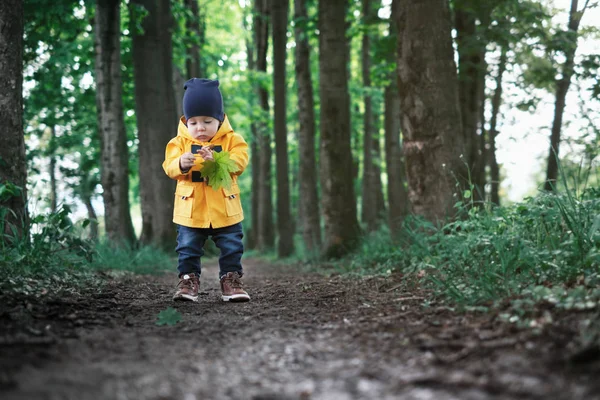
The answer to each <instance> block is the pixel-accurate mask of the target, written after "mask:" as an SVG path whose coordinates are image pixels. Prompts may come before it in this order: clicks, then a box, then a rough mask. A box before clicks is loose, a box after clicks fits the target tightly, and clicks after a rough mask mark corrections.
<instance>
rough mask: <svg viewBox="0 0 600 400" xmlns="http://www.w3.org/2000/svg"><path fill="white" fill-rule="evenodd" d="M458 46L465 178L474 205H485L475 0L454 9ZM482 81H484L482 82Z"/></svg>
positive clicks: (481, 67) (481, 66)
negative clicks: (465, 164)
mask: <svg viewBox="0 0 600 400" xmlns="http://www.w3.org/2000/svg"><path fill="white" fill-rule="evenodd" d="M455 9H456V10H455V24H456V32H457V33H456V43H457V48H458V54H459V61H458V70H459V79H458V90H459V100H460V112H461V117H462V126H463V140H464V146H465V153H466V154H465V155H464V162H466V163H467V165H468V167H469V171H470V172H469V176H468V177H462V178H464V179H465V180H466V179H468V180H469V182H468V183H469V184H472V185H473V190H472V192H473V197H474V200H475V201H479V202H480V201H483V199H484V185H485V173H484V172H485V169H484V167H485V166H484V164H483V163H482V155H481V141H482V137H481V135H479V134H478V129H477V128H478V126H479V122H480V115H481V112H480V107H481V91H482V90H483V88H481V87H480V85H482V84H485V43H482V40H481V39H480V38H479V33H478V32H477V25H476V20H477V17H478V13H481V12H482V10H483V9H484V7H482V6H480V5H476V4H474V3H473V2H472V0H460V1H457V2H456V7H455ZM482 77H483V79H482Z"/></svg>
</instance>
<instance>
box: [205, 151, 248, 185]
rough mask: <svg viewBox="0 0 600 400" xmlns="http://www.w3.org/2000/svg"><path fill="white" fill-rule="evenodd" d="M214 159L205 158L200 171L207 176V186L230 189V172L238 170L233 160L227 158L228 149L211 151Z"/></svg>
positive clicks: (231, 180) (231, 179)
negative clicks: (217, 151) (218, 151)
mask: <svg viewBox="0 0 600 400" xmlns="http://www.w3.org/2000/svg"><path fill="white" fill-rule="evenodd" d="M213 157H214V161H211V160H206V161H204V163H203V164H202V169H200V172H201V173H202V176H204V177H206V178H208V186H210V187H212V188H213V189H214V190H219V189H221V188H225V189H230V188H231V184H232V182H233V178H232V177H231V174H233V173H235V172H237V171H238V170H239V168H238V166H237V164H236V163H235V161H234V160H232V159H231V158H229V152H228V151H222V152H220V153H216V152H213Z"/></svg>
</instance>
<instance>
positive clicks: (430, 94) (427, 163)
mask: <svg viewBox="0 0 600 400" xmlns="http://www.w3.org/2000/svg"><path fill="white" fill-rule="evenodd" d="M395 1H397V2H398V4H397V5H396V6H395V7H398V8H397V10H398V12H397V15H396V28H397V30H398V35H399V36H398V54H397V57H398V86H399V92H400V108H401V112H402V132H403V135H404V136H403V138H404V155H405V157H406V166H407V177H408V187H409V198H410V201H411V204H412V207H413V211H414V212H415V213H416V214H418V215H422V216H423V217H425V218H426V219H428V220H430V221H433V222H436V221H438V220H443V219H444V218H445V217H447V216H450V215H452V213H453V210H452V207H453V205H454V203H455V202H456V200H457V199H456V198H455V197H454V194H455V187H456V186H455V184H456V182H457V181H456V177H460V176H466V171H465V170H464V166H463V165H462V162H461V159H460V158H459V157H460V155H461V154H464V146H463V141H462V125H461V120H460V118H461V116H460V110H459V108H458V82H457V76H456V65H455V63H454V54H453V50H452V37H451V24H450V12H449V9H448V4H447V2H446V1H445V0H423V1H420V2H412V1H408V0H395Z"/></svg>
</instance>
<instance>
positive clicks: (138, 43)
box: [130, 0, 177, 249]
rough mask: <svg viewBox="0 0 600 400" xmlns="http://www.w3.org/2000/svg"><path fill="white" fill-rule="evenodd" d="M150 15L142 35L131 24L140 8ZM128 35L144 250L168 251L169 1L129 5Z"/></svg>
mask: <svg viewBox="0 0 600 400" xmlns="http://www.w3.org/2000/svg"><path fill="white" fill-rule="evenodd" d="M140 6H141V7H144V8H145V9H146V10H147V11H148V14H147V15H146V16H145V17H144V19H143V21H142V28H143V33H142V32H139V31H138V30H137V29H136V27H135V24H136V22H137V19H138V18H139V13H136V12H135V11H136V9H137V8H138V7H140ZM130 7H131V11H132V16H131V23H132V25H131V32H132V39H133V40H132V50H133V65H134V72H135V74H134V78H135V100H136V102H135V111H136V117H137V126H138V138H139V152H140V154H139V161H140V168H139V170H140V203H141V207H142V235H141V241H142V243H144V244H150V243H151V244H154V245H156V246H158V247H162V248H167V249H172V248H173V243H174V242H175V228H174V225H173V223H172V220H173V195H174V192H175V182H174V181H172V180H171V179H169V178H168V177H167V176H166V175H165V173H164V171H163V170H162V165H161V162H160V161H159V160H162V159H163V158H164V154H165V146H166V145H167V143H168V141H169V140H170V139H171V138H172V137H173V136H174V135H175V134H176V132H177V112H176V110H175V97H174V93H173V85H172V84H171V77H172V75H173V72H172V47H171V9H170V2H169V0H131V2H130Z"/></svg>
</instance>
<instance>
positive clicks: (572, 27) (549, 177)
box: [544, 0, 590, 190]
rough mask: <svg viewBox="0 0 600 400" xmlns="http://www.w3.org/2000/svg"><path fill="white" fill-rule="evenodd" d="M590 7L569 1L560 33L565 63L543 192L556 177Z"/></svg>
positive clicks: (559, 85)
mask: <svg viewBox="0 0 600 400" xmlns="http://www.w3.org/2000/svg"><path fill="white" fill-rule="evenodd" d="M589 5H590V0H586V1H585V3H584V5H583V8H582V9H581V10H578V0H571V9H570V11H569V24H568V26H567V31H566V32H561V33H560V35H561V36H564V48H563V53H564V56H565V62H564V63H563V64H562V68H561V71H560V72H561V73H560V75H561V77H560V79H558V80H557V81H556V92H555V102H554V118H553V120H552V131H551V134H550V151H549V154H548V167H547V169H546V182H545V183H544V190H554V188H555V186H556V179H557V177H558V162H557V159H558V156H559V148H560V135H561V129H562V120H563V114H564V111H565V105H566V98H567V92H568V91H569V86H570V85H571V77H572V76H573V72H574V65H575V52H576V51H577V38H578V33H577V31H578V30H579V23H580V22H581V18H582V17H583V14H584V13H585V11H586V10H587V8H588V6H589Z"/></svg>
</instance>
